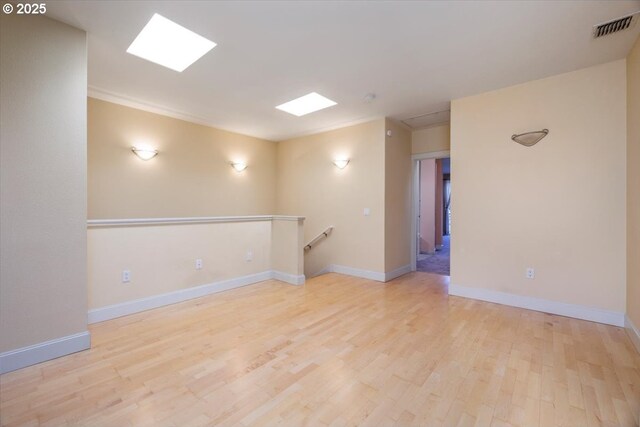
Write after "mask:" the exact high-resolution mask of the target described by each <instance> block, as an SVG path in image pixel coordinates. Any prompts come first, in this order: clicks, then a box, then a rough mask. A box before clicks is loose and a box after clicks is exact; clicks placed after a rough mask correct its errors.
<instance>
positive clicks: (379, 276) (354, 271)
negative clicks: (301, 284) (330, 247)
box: [313, 264, 411, 282]
mask: <svg viewBox="0 0 640 427" xmlns="http://www.w3.org/2000/svg"><path fill="white" fill-rule="evenodd" d="M326 273H339V274H344V275H346V276H354V277H360V278H362V279H369V280H375V281H377V282H388V281H389V280H393V279H395V278H396V277H400V276H402V275H404V274H407V273H411V264H408V265H405V266H403V267H400V268H396V269H395V270H392V271H389V272H387V273H380V272H378V271H371V270H362V269H360V268H353V267H347V266H344V265H337V264H329V265H328V266H326V267H325V268H323V269H322V270H320V271H318V272H317V273H316V274H314V275H313V277H316V276H320V275H321V274H326Z"/></svg>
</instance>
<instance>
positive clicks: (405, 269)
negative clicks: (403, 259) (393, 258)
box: [384, 264, 411, 282]
mask: <svg viewBox="0 0 640 427" xmlns="http://www.w3.org/2000/svg"><path fill="white" fill-rule="evenodd" d="M407 273H411V264H407V265H403V266H402V267H400V268H396V269H395V270H391V271H388V272H386V273H384V281H385V282H388V281H390V280H393V279H396V278H398V277H400V276H404V275H405V274H407Z"/></svg>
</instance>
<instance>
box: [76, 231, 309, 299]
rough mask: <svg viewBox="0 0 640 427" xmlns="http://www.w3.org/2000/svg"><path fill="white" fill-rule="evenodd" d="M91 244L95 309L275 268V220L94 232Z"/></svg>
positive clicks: (91, 291)
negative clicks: (125, 276) (125, 275)
mask: <svg viewBox="0 0 640 427" xmlns="http://www.w3.org/2000/svg"><path fill="white" fill-rule="evenodd" d="M295 224H297V222H296V223H295ZM88 243H89V308H90V309H95V308H101V307H105V306H109V305H113V304H118V303H123V302H127V301H132V300H135V299H140V298H146V297H151V296H156V295H160V294H164V293H168V292H173V291H177V290H181V289H187V288H191V287H194V286H199V285H205V284H209V283H213V282H218V281H221V280H225V279H232V278H236V277H241V276H246V275H250V274H255V273H261V272H264V271H268V270H270V269H271V258H270V257H271V221H255V222H235V223H234V222H232V223H211V224H179V225H156V226H149V225H146V226H126V227H106V228H90V229H89V230H88ZM248 251H251V252H252V255H253V260H252V261H251V262H247V261H246V253H247V252H248ZM196 259H202V262H203V268H202V269H201V270H196V269H195V261H196ZM123 270H129V271H130V272H131V282H130V283H122V271H123Z"/></svg>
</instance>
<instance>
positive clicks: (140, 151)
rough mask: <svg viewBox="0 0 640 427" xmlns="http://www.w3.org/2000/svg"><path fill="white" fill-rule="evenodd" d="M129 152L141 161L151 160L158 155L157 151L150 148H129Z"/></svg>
mask: <svg viewBox="0 0 640 427" xmlns="http://www.w3.org/2000/svg"><path fill="white" fill-rule="evenodd" d="M131 151H133V153H134V154H135V155H136V156H138V157H139V158H140V159H142V160H151V159H153V158H154V157H155V156H157V155H158V150H153V149H151V148H136V147H131Z"/></svg>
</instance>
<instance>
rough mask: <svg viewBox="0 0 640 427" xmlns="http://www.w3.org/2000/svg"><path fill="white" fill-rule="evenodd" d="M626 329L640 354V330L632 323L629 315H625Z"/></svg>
mask: <svg viewBox="0 0 640 427" xmlns="http://www.w3.org/2000/svg"><path fill="white" fill-rule="evenodd" d="M624 329H625V330H626V331H627V335H629V338H630V339H631V342H632V343H633V346H634V347H635V348H636V350H638V353H640V329H638V328H637V326H636V325H635V324H634V323H633V322H632V321H631V319H630V318H629V315H628V314H625V315H624Z"/></svg>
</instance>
